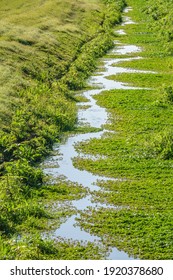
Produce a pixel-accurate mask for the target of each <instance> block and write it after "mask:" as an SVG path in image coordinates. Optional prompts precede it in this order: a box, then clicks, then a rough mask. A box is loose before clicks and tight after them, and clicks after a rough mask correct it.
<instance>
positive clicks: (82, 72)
mask: <svg viewBox="0 0 173 280" xmlns="http://www.w3.org/2000/svg"><path fill="white" fill-rule="evenodd" d="M7 2H8V3H7ZM123 5H124V1H123V0H122V1H117V2H116V1H101V0H92V1H90V0H89V1H88V0H87V1H86V0H82V1H75V0H65V1H59V0H56V1H55V0H47V1H41V0H40V1H34V0H31V1H22V0H13V1H4V0H0V15H1V17H0V35H1V38H0V56H1V58H0V61H1V66H0V87H1V91H0V175H1V182H0V201H1V206H0V233H1V239H2V242H1V245H0V258H2V259H8V258H9V259H11V258H17V259H22V258H33V259H35V258H43V259H44V258H61V256H62V258H68V256H69V258H73V257H74V258H79V256H80V252H81V251H82V252H84V255H85V251H86V258H88V256H87V250H88V251H89V252H90V251H91V250H92V249H93V248H95V247H93V246H92V245H91V246H88V247H87V248H85V246H78V245H75V244H73V245H69V244H68V245H67V246H71V248H72V249H70V248H69V249H67V250H65V249H64V246H65V245H62V250H60V251H58V249H57V248H55V249H52V248H53V246H54V245H55V244H53V243H51V242H46V241H45V242H43V241H40V240H39V238H36V241H33V240H32V237H31V241H30V243H31V244H33V242H35V243H34V244H36V243H37V245H34V246H29V245H28V244H29V242H28V241H26V240H25V241H23V240H21V242H19V243H16V244H13V243H12V241H11V239H10V238H11V236H12V234H14V233H15V234H16V235H20V234H22V232H24V231H25V230H27V232H28V233H30V232H34V231H37V232H39V231H43V230H44V229H47V227H48V224H49V223H48V220H51V219H52V220H53V217H54V219H55V220H56V223H57V224H58V226H59V224H60V218H61V217H65V216H67V215H69V211H65V210H64V211H60V212H59V213H56V215H55V214H54V215H52V209H51V210H50V211H47V209H46V203H48V201H47V200H46V197H48V198H49V203H50V201H51V202H52V201H53V200H54V198H56V199H57V200H66V199H69V200H70V199H73V198H74V197H76V198H80V197H81V196H82V195H83V193H85V190H81V187H79V186H76V187H75V188H74V189H73V190H72V189H71V188H70V187H71V186H64V185H63V184H62V182H58V183H57V184H54V185H52V186H47V185H45V182H44V181H45V178H44V177H45V176H44V175H43V172H42V171H41V169H40V168H39V167H38V164H39V163H40V161H41V160H42V159H43V158H44V157H45V156H46V155H48V154H49V153H50V150H51V149H52V145H53V143H54V142H55V141H57V142H59V141H60V139H61V136H62V133H63V132H67V131H71V130H73V129H74V127H75V123H76V118H77V109H76V104H75V101H77V98H76V97H75V93H74V92H73V91H74V90H78V89H81V88H82V87H84V86H85V79H86V78H87V77H88V76H89V75H90V73H91V72H92V71H93V70H94V68H95V66H96V59H97V58H98V57H100V56H102V55H103V54H104V53H105V52H106V51H107V50H108V49H109V48H111V47H112V46H113V43H112V40H113V35H112V27H113V25H114V24H115V23H118V22H120V21H121V11H122V8H123ZM45 186H46V187H45ZM45 188H47V191H45ZM68 188H70V190H71V193H69V190H68ZM70 212H71V214H72V213H73V210H70ZM54 223H55V221H54ZM50 227H51V226H50V224H49V229H50ZM7 237H8V238H9V240H8V239H6V238H7ZM25 242H26V245H24V244H23V243H25ZM39 246H41V247H42V249H40V250H39V249H37V248H38V247H39ZM57 246H58V245H57ZM55 247H56V245H55ZM22 248H23V249H22ZM29 248H30V249H29ZM75 248H77V251H78V252H79V254H78V253H75ZM49 249H50V253H49V252H48V251H49ZM63 250H65V251H66V252H67V253H63ZM70 250H72V253H71V251H70ZM1 251H2V252H1ZM37 251H38V253H37ZM97 253H98V250H97V248H96V255H97Z"/></svg>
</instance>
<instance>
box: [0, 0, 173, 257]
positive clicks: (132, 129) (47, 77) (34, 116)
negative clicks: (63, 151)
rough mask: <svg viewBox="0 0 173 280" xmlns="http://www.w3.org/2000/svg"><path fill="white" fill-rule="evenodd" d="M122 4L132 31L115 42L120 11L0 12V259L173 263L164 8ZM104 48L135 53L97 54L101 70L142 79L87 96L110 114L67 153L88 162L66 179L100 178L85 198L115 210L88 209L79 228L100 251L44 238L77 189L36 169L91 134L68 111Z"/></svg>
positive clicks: (40, 5)
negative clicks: (117, 256) (79, 137)
mask: <svg viewBox="0 0 173 280" xmlns="http://www.w3.org/2000/svg"><path fill="white" fill-rule="evenodd" d="M126 5H128V6H130V7H132V9H129V11H128V16H129V17H131V19H132V20H133V21H134V22H135V24H134V23H133V22H132V24H129V25H123V26H122V27H121V28H123V34H122V31H121V32H117V33H116V31H118V30H119V28H120V27H116V25H117V24H118V23H120V22H121V21H122V16H121V15H122V11H123V7H124V6H125V2H124V1H123V0H122V1H121V0H119V1H111V0H109V1H108V0H94V1H86V0H82V1H73V0H65V1H58V0H57V1H52V0H47V1H37V4H36V3H35V1H25V3H24V4H23V1H20V0H17V1H10V2H9V3H8V4H6V3H5V1H3V0H2V1H0V13H1V20H0V21H1V22H0V23H1V24H0V26H1V27H0V36H1V39H0V52H1V58H0V60H1V67H0V73H1V75H0V86H1V92H0V117H1V123H0V124H1V131H0V172H1V174H0V175H1V182H0V202H1V205H0V233H1V234H0V259H102V258H105V248H107V247H117V248H118V249H120V250H123V251H125V252H127V253H128V254H129V255H131V256H133V257H137V258H141V259H172V254H173V246H172V245H173V238H172V227H173V216H172V208H173V188H172V182H173V175H172V165H173V136H172V135H173V134H172V131H173V125H172V124H173V117H172V116H173V114H172V113H173V107H172V105H173V82H172V80H173V79H172V76H173V57H172V55H173V28H172V18H173V17H172V13H173V12H172V11H173V10H172V9H171V7H172V5H173V3H172V0H166V1H163V0H156V1H154V2H153V1H152V0H148V1H142V0H127V1H126ZM33 6H34V7H35V9H34V12H33ZM124 16H126V15H124ZM115 40H116V41H117V40H118V41H119V43H120V44H121V45H122V46H123V45H134V46H136V50H137V52H136V53H130V52H129V53H125V54H122V53H119V54H118V52H117V53H116V52H115V53H114V52H112V53H108V54H107V55H106V58H108V59H111V58H113V59H119V58H122V60H121V61H119V64H118V65H117V64H116V65H115V66H116V67H117V66H119V67H125V68H128V69H136V70H145V71H152V72H153V73H152V72H150V73H149V72H148V73H142V72H140V73H138V72H136V73H119V74H117V75H114V74H113V75H111V76H108V77H107V81H117V82H123V83H125V84H128V85H130V86H131V87H133V86H134V87H136V88H135V89H130V88H129V89H112V90H107V91H104V90H103V91H102V93H101V94H99V95H95V96H94V98H95V100H97V104H98V105H99V106H101V107H104V108H106V110H107V111H108V113H109V122H108V123H107V124H105V125H104V128H105V129H107V130H109V131H111V132H106V133H105V134H104V135H103V137H101V138H99V139H94V138H93V139H90V140H86V141H83V142H80V143H78V144H77V145H76V150H77V151H78V152H79V153H82V154H84V155H85V154H86V155H88V154H89V155H92V156H96V157H95V160H93V159H92V157H83V158H82V157H76V158H74V159H73V164H74V166H75V167H76V168H78V169H80V170H86V171H89V172H91V173H92V174H94V175H98V176H102V175H103V176H106V177H108V178H110V180H107V182H105V181H104V182H103V181H99V182H98V186H99V187H100V190H99V191H97V192H95V191H93V192H92V199H93V200H94V202H96V203H107V204H110V205H111V206H115V207H116V208H115V209H114V208H112V209H111V208H110V209H109V208H107V209H105V208H101V207H100V208H99V209H93V208H88V209H87V210H86V211H82V212H81V213H80V217H78V224H79V225H80V226H81V227H82V228H83V229H85V230H86V231H88V232H90V233H91V234H94V235H96V236H98V237H100V238H101V239H102V240H103V245H105V248H104V249H103V248H101V247H99V246H98V245H94V244H93V243H91V242H88V243H86V244H84V243H80V242H78V241H76V242H73V241H67V240H58V241H57V240H50V239H46V238H43V236H42V233H43V232H44V233H45V232H46V231H51V230H52V229H55V228H58V227H59V226H60V224H61V223H62V222H64V221H65V220H66V219H67V217H70V216H71V215H73V214H75V213H76V209H75V208H70V207H69V205H68V203H67V207H64V204H63V206H62V207H61V205H60V204H59V207H55V206H56V205H57V203H60V202H64V201H65V202H67V201H72V200H74V199H80V198H82V197H84V196H85V195H86V189H85V188H83V186H81V185H80V184H77V183H74V182H66V181H64V180H63V179H62V180H61V179H56V180H53V181H51V179H50V178H47V176H45V175H44V173H43V171H42V169H41V167H40V163H41V162H42V160H43V159H44V158H45V157H46V156H47V155H50V153H51V150H52V147H53V143H55V142H57V143H60V142H61V141H62V135H64V134H69V132H72V133H81V132H82V133H84V132H92V131H93V132H94V131H95V132H96V131H99V130H100V128H90V127H80V126H78V127H76V122H77V106H76V104H77V103H78V102H79V101H81V100H82V101H85V99H84V98H83V97H81V95H78V92H77V91H78V90H81V89H83V88H85V87H88V85H87V84H86V78H87V77H89V76H90V74H91V73H92V72H93V71H94V69H95V68H96V65H97V59H98V58H99V57H101V56H103V55H105V54H106V52H107V51H108V50H109V49H110V48H111V47H113V45H114V42H113V41H115ZM116 41H115V44H116ZM118 46H119V45H118ZM118 46H117V48H118ZM139 50H140V51H139ZM138 56H140V59H135V58H137V57H138ZM129 58H130V59H129ZM131 58H134V59H131ZM101 66H102V67H104V65H101ZM137 87H140V89H138V88H137ZM86 108H87V107H86Z"/></svg>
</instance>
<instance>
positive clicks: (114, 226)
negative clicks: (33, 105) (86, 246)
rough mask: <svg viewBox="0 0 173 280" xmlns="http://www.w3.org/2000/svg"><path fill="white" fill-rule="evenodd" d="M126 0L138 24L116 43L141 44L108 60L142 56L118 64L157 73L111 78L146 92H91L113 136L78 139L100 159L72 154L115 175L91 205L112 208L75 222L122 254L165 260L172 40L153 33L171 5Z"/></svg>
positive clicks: (171, 195) (168, 253)
mask: <svg viewBox="0 0 173 280" xmlns="http://www.w3.org/2000/svg"><path fill="white" fill-rule="evenodd" d="M127 3H128V5H130V6H132V7H133V10H132V11H129V14H128V15H129V16H131V17H132V19H133V20H134V21H135V22H136V23H137V24H132V25H126V26H124V27H123V28H124V29H125V31H126V33H127V35H126V36H125V35H124V36H122V37H120V38H119V41H120V42H121V43H122V44H127V45H128V44H129V45H137V46H140V47H141V48H142V51H141V53H137V54H133V55H131V54H126V55H125V56H124V55H121V56H119V55H116V54H113V57H115V58H119V57H124V58H125V57H131V56H132V57H133V56H138V55H139V56H142V59H141V60H139V59H138V60H134V61H126V62H122V63H121V64H120V65H121V66H125V67H127V68H130V67H132V68H134V69H142V70H154V71H156V72H157V73H155V74H153V73H127V74H126V73H123V74H120V75H115V76H114V77H113V79H115V80H121V81H123V82H125V83H131V85H135V86H140V87H147V88H152V89H151V90H144V89H143V90H141V89H135V90H111V91H103V92H102V93H101V94H100V95H96V96H95V98H96V100H97V102H98V104H99V105H100V106H103V107H106V108H107V109H108V111H109V113H110V121H109V123H108V124H106V125H105V127H106V128H108V129H110V130H111V131H114V133H112V132H110V133H109V132H108V133H106V134H105V136H104V137H102V138H101V139H92V140H89V141H87V142H82V143H79V144H78V145H77V149H78V150H79V151H80V152H83V153H86V154H92V155H103V156H104V157H102V158H101V159H100V158H98V159H97V160H94V161H93V160H91V159H89V158H88V159H85V158H80V157H79V158H76V159H75V160H74V164H75V165H76V166H77V167H79V168H80V169H85V170H88V171H90V172H92V173H94V174H101V175H104V176H107V177H112V178H115V179H117V180H115V181H114V180H113V181H112V180H108V181H107V182H99V183H98V184H99V185H100V187H101V190H100V191H99V192H96V193H94V194H93V195H94V197H95V201H96V202H98V201H99V202H104V203H108V204H109V203H110V204H111V205H114V206H115V207H117V208H116V209H105V208H103V209H98V210H93V209H89V210H87V211H86V212H85V213H83V214H82V216H81V218H80V219H79V223H80V225H81V226H82V227H83V228H84V229H86V230H88V231H89V232H90V233H93V234H96V235H99V236H100V237H102V239H103V241H104V242H105V244H107V245H110V246H113V247H114V246H116V247H118V248H119V249H121V250H125V251H126V252H127V253H128V254H129V255H132V256H135V257H138V258H141V259H172V256H173V236H172V227H173V223H172V221H173V215H172V209H173V184H172V182H173V173H172V166H173V106H172V100H173V99H172V81H173V79H172V77H173V72H172V62H173V60H172V56H171V53H170V51H168V49H170V48H171V44H172V41H171V40H167V39H166V38H167V36H161V37H160V34H161V33H160V34H159V32H158V29H159V28H160V26H161V23H163V19H164V18H169V16H170V15H171V14H172V7H173V3H172V1H162V0H161V1H160V0H158V1H154V2H153V1H150V0H149V1H142V0H128V1H127ZM146 6H147V7H148V8H146ZM153 7H155V11H157V12H158V11H159V16H158V17H157V18H154V17H153ZM146 11H148V13H147V14H146ZM157 15H158V13H157ZM171 22H172V21H171V20H170V26H171ZM156 25H157V26H158V28H157V26H156ZM170 26H169V24H168V22H167V21H165V25H164V28H162V29H161V28H160V29H161V32H162V33H163V34H164V32H165V33H167V32H168V30H169V27H170ZM151 27H152V28H151ZM155 28H156V29H155ZM104 190H106V192H104Z"/></svg>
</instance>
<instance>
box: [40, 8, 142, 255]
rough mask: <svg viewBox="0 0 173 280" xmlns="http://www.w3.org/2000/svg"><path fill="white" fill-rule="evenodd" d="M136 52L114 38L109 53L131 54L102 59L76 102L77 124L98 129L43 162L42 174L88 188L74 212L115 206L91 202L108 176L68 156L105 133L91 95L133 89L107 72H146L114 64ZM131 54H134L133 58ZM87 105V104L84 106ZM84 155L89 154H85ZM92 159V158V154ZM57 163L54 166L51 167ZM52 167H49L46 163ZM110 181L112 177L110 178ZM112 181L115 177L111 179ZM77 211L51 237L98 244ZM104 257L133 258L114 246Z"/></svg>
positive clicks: (100, 112) (104, 114)
mask: <svg viewBox="0 0 173 280" xmlns="http://www.w3.org/2000/svg"><path fill="white" fill-rule="evenodd" d="M128 11H129V9H128V8H127V9H126V10H125V12H124V13H127V12H128ZM126 24H134V22H133V21H132V20H131V19H130V18H129V17H127V16H126V14H124V21H123V24H122V25H121V27H120V29H119V30H117V31H116V33H117V34H118V35H119V36H123V35H124V34H125V31H124V29H123V26H124V25H126ZM139 52H140V48H139V47H137V46H134V45H122V44H121V43H119V42H118V41H116V42H115V48H114V49H113V50H112V51H111V52H110V54H131V53H133V56H132V57H129V58H111V57H110V58H105V59H104V58H103V59H102V63H103V66H104V70H101V72H98V74H97V73H96V74H95V75H94V76H93V77H91V79H90V81H89V84H90V85H91V86H94V89H91V90H87V91H85V92H84V93H83V95H84V96H85V97H86V98H87V100H88V102H84V103H82V102H81V103H79V110H78V123H79V125H80V126H82V125H83V126H85V125H86V124H87V125H90V126H91V127H95V128H102V130H101V131H99V132H93V133H82V134H78V135H72V136H70V137H69V138H68V139H67V140H66V142H65V143H64V144H61V145H59V146H58V145H57V147H55V150H57V151H58V155H56V156H52V157H50V158H48V159H47V160H46V161H45V164H46V166H47V167H46V168H45V169H44V172H45V173H46V174H49V175H51V176H52V177H55V178H58V177H64V178H66V180H68V181H71V182H74V183H78V184H80V185H82V186H83V187H85V188H87V189H88V193H87V195H86V196H85V197H84V198H82V199H79V200H74V201H72V202H71V203H72V206H73V207H75V209H76V210H77V212H78V211H84V210H86V209H87V208H88V207H93V208H95V209H97V208H98V207H105V208H110V207H111V208H115V209H116V207H115V206H111V205H106V204H99V203H94V202H92V195H91V193H92V191H97V190H100V188H99V187H98V186H97V181H100V180H102V181H103V180H105V181H106V180H108V179H110V178H107V177H103V176H97V175H93V174H92V173H90V172H87V171H85V170H82V171H81V170H78V169H77V168H75V167H74V166H73V161H72V159H73V158H74V157H79V156H80V157H82V156H85V157H86V155H82V154H81V153H80V154H78V152H77V151H76V150H75V144H76V143H77V142H81V141H84V140H89V139H92V138H100V137H102V136H103V134H104V133H105V132H106V131H105V130H104V129H103V126H104V124H106V123H107V122H108V113H107V112H106V110H105V108H102V107H100V106H98V105H97V104H96V100H95V99H94V98H93V95H95V94H99V93H100V92H101V91H103V90H111V89H135V87H129V86H128V85H126V84H123V83H120V82H117V81H113V80H108V79H107V78H106V77H107V76H109V75H115V74H117V73H124V72H126V73H134V72H142V73H144V72H147V71H137V70H132V69H127V68H122V67H118V66H116V64H118V63H119V62H120V61H129V60H134V59H140V57H139V56H138V54H139ZM134 53H136V56H135V57H134ZM86 105H87V106H86ZM88 157H91V156H90V155H88ZM93 159H94V157H93ZM55 163H57V166H54V165H55ZM51 165H52V166H53V167H49V166H51ZM111 180H113V179H111ZM114 180H115V179H114ZM79 216H80V214H79V213H78V214H76V215H72V216H71V217H70V218H68V219H67V220H66V221H65V222H64V223H62V224H61V226H60V227H59V228H58V229H57V230H56V231H55V232H54V233H53V236H54V237H57V238H64V239H72V240H74V241H75V240H77V241H85V242H88V241H90V242H94V243H97V244H99V242H100V243H101V239H100V238H99V237H98V236H93V235H91V234H89V233H88V232H85V231H84V230H82V229H81V228H80V227H79V226H78V225H75V224H76V221H75V220H76V218H77V217H79ZM107 259H112V260H130V259H133V258H132V257H130V256H128V254H126V253H125V252H123V251H119V250H118V249H117V248H111V249H110V253H109V255H108V257H107Z"/></svg>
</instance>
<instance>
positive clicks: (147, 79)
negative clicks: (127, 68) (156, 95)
mask: <svg viewBox="0 0 173 280" xmlns="http://www.w3.org/2000/svg"><path fill="white" fill-rule="evenodd" d="M107 79H110V80H117V81H120V82H125V83H128V84H129V85H130V86H135V87H144V88H145V87H146V88H157V87H161V86H162V85H164V84H165V85H167V84H171V82H172V74H167V73H164V74H159V73H158V74H153V73H152V74H150V73H145V74H141V73H122V74H117V75H112V76H109V77H107Z"/></svg>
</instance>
